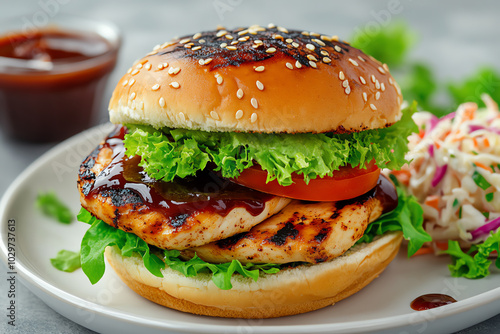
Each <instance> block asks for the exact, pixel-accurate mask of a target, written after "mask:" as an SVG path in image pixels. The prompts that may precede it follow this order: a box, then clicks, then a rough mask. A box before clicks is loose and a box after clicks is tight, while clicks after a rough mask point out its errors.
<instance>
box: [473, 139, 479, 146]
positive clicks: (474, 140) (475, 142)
mask: <svg viewBox="0 0 500 334" xmlns="http://www.w3.org/2000/svg"><path fill="white" fill-rule="evenodd" d="M472 141H473V142H474V147H478V146H479V145H478V143H477V139H476V137H472Z"/></svg>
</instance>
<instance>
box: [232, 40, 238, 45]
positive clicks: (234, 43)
mask: <svg viewBox="0 0 500 334" xmlns="http://www.w3.org/2000/svg"><path fill="white" fill-rule="evenodd" d="M238 43H239V42H238V41H232V42H231V45H236V44H238Z"/></svg>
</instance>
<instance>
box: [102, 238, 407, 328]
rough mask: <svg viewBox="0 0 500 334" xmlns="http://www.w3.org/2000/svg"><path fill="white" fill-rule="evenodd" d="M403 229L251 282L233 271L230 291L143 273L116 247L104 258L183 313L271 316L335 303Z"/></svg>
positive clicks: (385, 258)
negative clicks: (316, 262)
mask: <svg viewBox="0 0 500 334" xmlns="http://www.w3.org/2000/svg"><path fill="white" fill-rule="evenodd" d="M401 241H402V233H401V232H391V233H387V234H385V235H383V236H382V237H380V238H376V239H375V240H374V241H373V242H371V243H368V244H361V245H358V246H355V247H353V248H351V249H350V250H349V251H347V252H346V253H344V255H342V256H340V257H338V258H335V259H334V260H332V261H329V262H323V263H319V264H315V265H302V266H298V267H295V268H288V269H284V270H281V271H280V272H278V273H277V274H273V275H264V276H261V277H260V278H259V280H258V281H257V282H254V281H253V280H252V279H250V278H243V277H241V276H239V275H234V276H233V279H232V284H233V288H232V289H231V290H220V289H219V288H217V287H216V286H215V285H214V283H213V282H212V281H211V279H210V276H209V275H208V274H206V275H203V274H199V275H197V276H196V277H194V278H193V277H185V276H184V275H182V274H181V273H179V272H177V271H175V270H172V269H170V268H168V267H167V268H166V269H164V270H162V273H163V276H164V277H163V278H159V277H156V276H154V275H152V274H151V273H150V272H149V271H147V270H146V269H145V267H144V265H143V264H142V259H141V258H140V257H139V256H134V257H123V256H121V255H120V252H119V250H118V249H117V248H115V247H108V248H107V249H106V258H107V260H108V262H109V263H110V264H111V266H112V267H113V268H114V269H115V271H116V273H117V274H118V276H120V278H121V279H122V280H123V281H124V282H125V283H126V284H127V285H128V286H129V287H130V288H131V289H132V290H134V291H135V292H136V293H138V294H139V295H141V296H143V297H145V298H147V299H149V300H151V301H153V302H155V303H157V304H160V305H163V306H167V307H169V308H173V309H176V310H179V311H183V312H189V313H194V314H200V315H209V316H217V317H226V318H273V317H281V316H287V315H293V314H299V313H304V312H309V311H313V310H316V309H319V308H323V307H326V306H330V305H333V304H335V303H336V302H337V301H340V300H342V299H344V298H346V297H348V296H350V295H352V294H354V293H356V292H357V291H359V290H361V289H362V288H363V287H365V286H366V285H367V284H368V283H370V282H371V281H372V280H373V279H375V278H376V277H378V276H379V275H380V273H381V272H382V271H383V270H384V269H385V268H386V266H387V265H388V264H389V263H390V262H391V261H392V260H393V258H394V257H395V256H396V254H397V252H398V250H399V246H400V244H401Z"/></svg>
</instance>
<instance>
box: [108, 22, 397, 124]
mask: <svg viewBox="0 0 500 334" xmlns="http://www.w3.org/2000/svg"><path fill="white" fill-rule="evenodd" d="M401 99H402V97H401V90H400V88H399V86H398V85H397V83H396V82H395V81H394V79H393V78H392V76H391V75H390V73H389V69H388V67H387V65H385V64H383V65H382V64H381V63H380V62H378V61H377V60H375V59H374V58H372V57H370V56H367V55H366V54H364V53H363V52H362V51H360V50H358V49H355V48H353V47H351V46H350V45H349V44H347V43H346V42H342V41H339V40H338V38H337V36H328V35H320V34H316V33H312V32H305V31H296V30H287V29H285V28H282V27H276V26H274V25H269V26H268V27H267V28H263V27H260V26H251V27H249V28H238V29H234V30H225V29H222V28H221V29H218V30H215V31H207V32H201V33H196V34H194V35H190V36H186V37H181V38H179V39H175V40H173V41H171V42H167V43H164V44H162V45H158V46H156V47H155V48H154V50H153V51H152V52H151V53H149V54H148V55H146V57H144V58H142V59H140V60H139V61H137V62H136V63H135V65H134V66H133V67H132V68H130V69H129V70H128V72H127V74H125V75H124V76H123V78H122V79H121V80H120V82H119V84H118V85H117V87H116V89H115V91H114V92H113V96H112V98H111V101H110V104H109V111H110V118H111V121H112V122H113V123H131V124H148V125H152V126H153V127H155V128H160V127H174V128H187V129H196V130H204V131H242V132H265V133H271V132H284V133H302V132H313V133H321V132H336V133H345V132H357V131H362V130H366V129H373V128H383V127H386V126H389V125H391V124H393V123H395V122H396V121H398V120H399V118H400V117H401V111H400V106H401Z"/></svg>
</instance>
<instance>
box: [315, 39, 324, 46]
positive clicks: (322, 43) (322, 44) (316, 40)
mask: <svg viewBox="0 0 500 334" xmlns="http://www.w3.org/2000/svg"><path fill="white" fill-rule="evenodd" d="M312 41H313V42H315V43H316V44H319V45H321V46H325V45H326V44H325V43H324V42H323V41H322V40H319V39H317V38H314V39H313V40H312Z"/></svg>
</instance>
